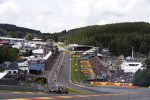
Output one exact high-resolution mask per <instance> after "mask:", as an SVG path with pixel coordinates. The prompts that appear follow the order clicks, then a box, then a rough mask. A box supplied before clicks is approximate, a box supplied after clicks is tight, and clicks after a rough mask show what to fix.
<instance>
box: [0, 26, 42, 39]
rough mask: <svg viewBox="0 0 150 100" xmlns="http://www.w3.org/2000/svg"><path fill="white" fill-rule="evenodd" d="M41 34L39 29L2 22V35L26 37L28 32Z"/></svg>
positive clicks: (0, 33)
mask: <svg viewBox="0 0 150 100" xmlns="http://www.w3.org/2000/svg"><path fill="white" fill-rule="evenodd" d="M29 33H30V34H40V33H41V32H40V31H38V30H33V29H28V28H24V27H18V26H16V25H11V24H0V36H5V37H12V38H24V37H25V35H26V34H29Z"/></svg>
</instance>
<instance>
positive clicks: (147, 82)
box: [133, 56, 150, 87]
mask: <svg viewBox="0 0 150 100" xmlns="http://www.w3.org/2000/svg"><path fill="white" fill-rule="evenodd" d="M143 68H144V69H143V70H141V69H139V70H138V71H137V72H136V73H135V75H134V80H133V85H136V86H144V87H148V86H150V56H149V57H148V58H147V60H146V61H145V65H144V66H143Z"/></svg>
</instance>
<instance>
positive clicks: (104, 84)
mask: <svg viewBox="0 0 150 100" xmlns="http://www.w3.org/2000/svg"><path fill="white" fill-rule="evenodd" d="M91 85H96V86H121V87H132V83H115V82H91Z"/></svg>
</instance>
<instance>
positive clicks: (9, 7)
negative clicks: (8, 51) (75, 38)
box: [0, 0, 150, 33]
mask: <svg viewBox="0 0 150 100" xmlns="http://www.w3.org/2000/svg"><path fill="white" fill-rule="evenodd" d="M133 21H136V22H137V21H145V22H150V0H0V23H8V24H15V25H17V26H23V27H27V28H32V29H37V30H40V31H41V32H50V33H53V32H59V31H62V30H68V29H73V28H77V27H83V26H89V25H102V24H108V23H117V22H133Z"/></svg>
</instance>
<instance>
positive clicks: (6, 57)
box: [0, 47, 19, 63]
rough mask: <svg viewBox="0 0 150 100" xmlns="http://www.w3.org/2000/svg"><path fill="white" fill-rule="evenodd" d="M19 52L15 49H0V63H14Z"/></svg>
mask: <svg viewBox="0 0 150 100" xmlns="http://www.w3.org/2000/svg"><path fill="white" fill-rule="evenodd" d="M18 53H19V50H18V49H16V48H9V47H0V63H3V62H4V61H15V60H16V58H17V55H18Z"/></svg>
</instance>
